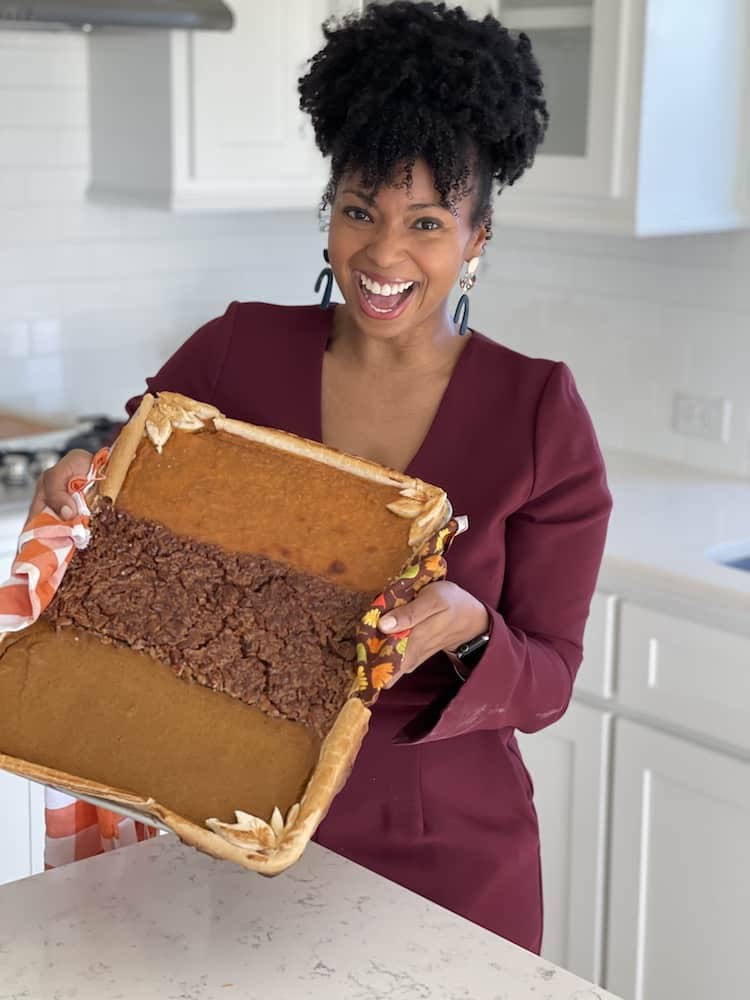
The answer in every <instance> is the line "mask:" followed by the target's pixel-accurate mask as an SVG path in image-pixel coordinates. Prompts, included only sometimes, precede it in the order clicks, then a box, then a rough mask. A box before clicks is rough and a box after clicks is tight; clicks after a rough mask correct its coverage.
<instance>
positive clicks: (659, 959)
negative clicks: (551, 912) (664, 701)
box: [606, 719, 750, 1000]
mask: <svg viewBox="0 0 750 1000" xmlns="http://www.w3.org/2000/svg"><path fill="white" fill-rule="evenodd" d="M612 829H613V843H612V870H611V888H610V918H609V934H608V958H607V982H606V986H607V988H608V989H610V990H613V991H614V992H615V993H618V994H621V995H622V996H623V997H632V998H633V1000H664V998H665V997H675V998H677V997H679V1000H707V998H708V997H716V998H718V997H721V1000H745V998H746V997H747V995H748V979H747V946H748V942H749V941H750V850H749V847H750V762H748V761H747V760H741V759H739V758H734V757H730V756H728V755H724V754H721V753H717V752H715V751H713V750H707V749H705V748H703V747H700V746H697V745H695V744H692V743H689V742H687V741H684V740H681V739H678V738H677V737H674V736H668V735H665V734H663V733H659V732H657V731H656V730H652V729H650V728H648V727H645V726H640V725H637V724H635V723H632V722H629V721H623V720H620V719H618V720H617V724H616V731H615V768H614V810H613V826H612Z"/></svg>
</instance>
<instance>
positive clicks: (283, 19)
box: [172, 0, 335, 208]
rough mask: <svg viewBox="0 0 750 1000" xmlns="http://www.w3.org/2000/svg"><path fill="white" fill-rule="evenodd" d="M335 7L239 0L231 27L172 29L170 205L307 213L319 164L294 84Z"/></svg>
mask: <svg viewBox="0 0 750 1000" xmlns="http://www.w3.org/2000/svg"><path fill="white" fill-rule="evenodd" d="M334 6H335V5H334V4H332V3H331V2H330V0H312V2H306V3H300V2H299V0H277V2H276V3H272V4H258V3H253V2H252V0H239V2H238V3H236V4H234V5H233V8H234V11H235V15H236V21H235V27H234V29H233V30H232V31H230V32H218V31H217V32H202V31H198V32H177V33H175V35H174V38H173V49H172V53H173V60H174V67H173V84H172V94H173V102H174V103H173V116H174V117H173V124H174V133H173V134H174V139H175V152H176V156H175V164H174V169H175V178H174V185H175V192H174V206H175V207H177V208H179V207H190V203H191V202H193V201H195V202H198V203H201V202H202V203H203V205H202V207H206V205H207V202H208V201H210V200H211V199H213V201H214V202H215V204H216V207H219V208H220V207H224V203H226V204H228V205H232V204H234V205H237V206H240V207H241V206H242V205H244V204H246V205H248V206H250V207H257V208H270V207H291V206H293V205H305V206H308V207H310V208H314V207H315V205H316V204H317V203H318V200H319V197H320V195H321V194H322V191H323V188H324V186H325V179H326V168H325V163H324V160H323V158H322V157H321V155H320V154H319V152H318V151H317V149H316V147H315V144H314V140H313V133H312V127H311V125H310V123H309V121H308V119H307V117H306V116H303V115H302V112H301V111H300V110H299V107H298V100H299V98H298V95H297V80H298V78H299V77H300V76H301V75H302V74H303V73H304V72H305V63H306V61H307V60H308V59H309V58H310V57H311V56H312V55H313V54H314V52H315V51H316V50H317V49H318V48H319V47H320V45H321V44H322V43H323V35H322V32H321V30H320V26H321V23H322V22H323V21H324V20H325V18H326V17H328V16H329V15H330V14H331V12H332V9H333V8H334Z"/></svg>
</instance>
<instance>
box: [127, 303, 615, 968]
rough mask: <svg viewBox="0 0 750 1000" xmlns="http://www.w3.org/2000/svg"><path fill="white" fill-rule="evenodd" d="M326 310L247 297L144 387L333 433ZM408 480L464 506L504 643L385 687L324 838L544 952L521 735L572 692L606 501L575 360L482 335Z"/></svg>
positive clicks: (471, 548) (466, 584)
mask: <svg viewBox="0 0 750 1000" xmlns="http://www.w3.org/2000/svg"><path fill="white" fill-rule="evenodd" d="M332 316H333V310H332V309H329V310H322V309H321V308H320V307H318V306H315V305H313V306H276V305H269V304H266V303H251V302H247V303H239V302H233V303H232V304H231V305H230V306H229V308H228V309H227V311H226V313H225V314H224V315H223V316H221V317H218V318H217V319H214V320H211V321H210V322H209V323H207V324H206V325H205V326H203V327H201V328H200V329H199V330H198V331H197V332H196V333H195V334H193V336H192V337H191V338H190V339H189V340H187V341H186V342H185V343H184V344H183V345H182V347H180V348H179V349H178V350H177V352H176V353H175V354H174V355H173V356H172V357H171V358H170V359H169V360H168V361H167V362H166V363H165V365H164V366H163V367H162V368H161V370H160V371H159V372H158V373H157V374H156V375H155V376H154V377H153V378H150V379H147V380H146V382H147V386H148V389H149V390H150V391H153V392H158V391H161V390H172V391H176V392H182V393H184V394H186V395H188V396H192V397H194V398H196V399H199V400H203V401H205V402H208V403H212V404H213V405H215V406H217V407H218V408H219V409H220V410H222V411H223V412H224V413H225V414H227V415H228V416H230V417H234V418H237V419H239V420H246V421H250V422H252V423H257V424H263V425H266V426H269V427H277V428H281V429H283V430H287V431H292V432H293V433H295V434H300V435H303V436H304V437H308V438H312V439H314V440H320V439H321V375H322V367H323V356H324V353H325V350H326V346H327V344H328V340H329V335H330V332H331V323H332ZM139 400H140V396H137V397H134V398H133V399H131V400H129V401H128V403H127V407H126V408H127V411H128V413H129V414H132V413H133V412H134V410H135V408H136V406H137V405H138V402H139ZM407 472H408V473H409V474H412V475H415V476H418V477H420V478H421V479H424V480H426V481H428V482H431V483H435V484H437V485H439V486H441V487H443V489H445V490H446V492H447V494H448V496H449V497H450V500H451V502H452V504H453V509H454V511H455V513H457V514H466V515H468V517H469V530H468V531H467V532H466V533H464V534H462V535H460V536H459V537H458V538H457V539H456V541H455V542H454V544H453V547H452V548H451V550H450V553H449V556H448V579H449V580H452V581H454V582H455V583H456V584H458V585H459V586H461V587H463V588H464V589H466V590H467V591H469V592H470V593H472V594H473V595H474V596H475V597H477V598H478V599H479V600H481V601H482V602H483V603H484V604H485V605H486V607H487V609H488V611H489V614H490V619H491V638H490V642H489V645H488V646H487V647H486V649H485V652H484V655H483V656H482V658H481V660H480V662H479V664H478V665H477V666H476V667H475V669H474V670H473V671H472V673H471V674H470V676H469V678H468V680H467V681H466V682H465V683H462V682H460V681H459V679H458V678H457V676H456V673H455V671H454V670H453V667H452V665H451V663H450V662H449V659H448V657H447V656H446V655H445V654H442V653H440V654H437V655H436V656H433V657H431V658H430V659H429V660H427V661H426V662H425V663H423V664H422V665H421V666H420V667H419V668H418V669H417V670H415V671H414V673H412V674H410V675H408V676H405V677H404V678H402V679H401V680H400V681H399V682H398V683H397V684H396V685H395V686H394V687H393V688H391V689H390V690H387V691H384V692H383V693H382V695H381V697H380V699H379V701H378V702H377V704H376V705H375V707H374V710H373V716H372V720H371V724H370V730H369V732H368V734H367V736H366V737H365V740H364V743H363V746H362V749H361V751H360V753H359V756H358V758H357V760H356V763H355V766H354V770H353V772H352V775H351V778H350V780H349V782H348V783H347V785H346V786H345V788H344V789H343V791H342V792H341V793H340V794H339V795H338V796H337V797H336V798H335V799H334V801H333V804H332V806H331V809H330V811H329V813H328V816H327V817H326V819H325V820H324V821H323V823H322V824H321V825H320V827H319V829H318V832H317V834H316V837H315V839H316V840H317V841H318V842H319V843H321V844H323V845H325V846H326V847H329V848H331V849H332V850H334V851H335V852H337V853H339V854H341V855H344V856H345V857H347V858H350V859H352V860H353V861H355V862H358V863H359V864H361V865H364V866H365V867H367V868H369V869H371V870H373V871H376V872H379V873H381V874H382V875H384V876H386V877H387V878H389V879H392V880H393V881H395V882H398V883H400V884H401V885H403V886H406V887H407V888H409V889H412V890H413V891H415V892H417V893H420V894H421V895H423V896H426V897H427V898H429V899H431V900H434V901H435V902H436V903H439V904H441V905H442V906H445V907H447V908H448V909H450V910H453V911H454V912H456V913H459V914H461V915H463V916H464V917H467V918H468V919H470V920H473V921H475V922H476V923H478V924H481V925H482V926H484V927H486V928H488V929H490V930H492V931H494V932H496V933H497V934H500V935H502V936H503V937H505V938H507V939H508V940H510V941H513V942H514V943H516V944H519V945H521V946H522V947H524V948H527V949H529V950H531V951H534V952H537V953H538V952H539V950H540V948H541V941H542V917H543V907H542V887H541V871H540V854H539V829H538V823H537V815H536V811H535V808H534V802H533V783H532V779H531V777H530V775H529V773H528V771H527V769H526V768H525V766H524V764H523V761H522V758H521V754H520V752H519V749H518V744H517V742H516V739H515V735H514V731H515V730H516V729H520V730H521V731H522V732H526V733H531V732H535V731H537V730H540V729H543V728H544V727H546V726H549V725H552V724H553V723H554V722H555V721H556V720H557V719H559V718H560V717H561V716H562V715H563V713H564V712H565V710H566V708H567V706H568V702H569V700H570V696H571V691H572V686H573V681H574V679H575V675H576V671H577V670H578V667H579V664H580V662H581V658H582V651H583V647H582V639H583V630H584V626H585V624H586V620H587V617H588V614H589V608H590V602H591V598H592V595H593V591H594V587H595V584H596V579H597V575H598V572H599V567H600V563H601V559H602V555H603V551H604V543H605V538H606V532H607V524H608V521H609V516H610V511H611V509H612V497H611V494H610V491H609V488H608V485H607V479H606V470H605V464H604V460H603V457H602V454H601V451H600V448H599V445H598V441H597V437H596V433H595V430H594V427H593V425H592V421H591V418H590V416H589V413H588V411H587V409H586V406H585V404H584V402H583V400H582V399H581V397H580V395H579V393H578V391H577V388H576V385H575V381H574V379H573V376H572V374H571V372H570V369H569V368H568V367H567V365H565V364H564V363H563V362H559V361H553V360H549V359H546V358H533V357H529V356H527V355H525V354H522V353H520V352H517V351H513V350H511V349H510V348H508V347H505V346H503V345H502V344H500V343H497V342H495V341H494V340H492V339H490V338H489V337H486V336H484V335H483V334H481V333H479V332H476V331H474V332H472V333H471V334H470V339H469V341H468V342H467V344H466V346H465V347H464V349H463V351H462V352H461V354H460V355H459V359H458V361H457V362H456V365H455V367H454V370H453V373H452V376H451V379H450V382H449V384H448V387H447V388H446V390H445V393H444V395H443V398H442V400H441V403H440V406H439V408H438V411H437V413H436V415H435V418H434V420H433V423H432V425H431V427H430V429H429V431H428V433H427V436H426V437H425V439H424V441H423V443H422V445H421V447H420V448H419V450H418V452H417V454H416V455H415V456H414V459H413V460H412V462H411V463H410V465H409V468H408V470H407ZM545 833H546V835H547V836H554V835H555V831H554V830H549V831H545Z"/></svg>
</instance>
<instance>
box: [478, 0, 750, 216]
mask: <svg viewBox="0 0 750 1000" xmlns="http://www.w3.org/2000/svg"><path fill="white" fill-rule="evenodd" d="M486 6H487V7H488V8H490V9H491V10H492V12H493V13H495V14H496V15H497V16H498V17H499V18H500V19H501V21H502V22H503V23H504V24H505V25H506V26H507V27H508V28H510V29H512V30H524V31H526V33H527V34H528V35H529V37H530V38H531V41H532V48H533V50H534V52H535V54H536V55H537V57H538V60H539V64H540V66H541V68H542V75H543V80H544V86H545V96H546V98H547V102H548V109H549V111H550V125H549V129H548V132H547V136H546V139H545V142H544V143H543V144H542V145H541V146H540V148H539V151H538V153H537V157H536V161H535V163H534V165H533V167H532V168H531V169H530V170H529V171H527V173H526V174H525V175H524V176H523V177H522V178H521V179H520V180H519V181H518V182H516V183H515V184H514V185H513V186H512V187H509V188H506V190H505V191H503V193H502V194H501V196H500V199H499V201H498V205H497V218H498V222H499V223H500V224H503V223H505V224H510V225H519V226H527V225H530V226H542V227H547V228H562V229H573V230H590V231H600V232H608V233H624V234H635V235H643V236H647V235H659V234H670V233H685V232H704V231H714V230H725V229H735V228H739V227H744V226H747V225H749V224H750V197H749V192H748V184H749V182H748V177H749V176H750V155H749V154H750V149H749V148H748V146H749V144H748V135H749V133H750V127H749V124H748V123H749V122H750V70H748V54H749V53H750V6H749V5H748V4H747V2H746V0H713V2H712V3H710V4H709V3H687V4H686V3H682V2H680V0H492V2H490V0H488V2H487V4H486Z"/></svg>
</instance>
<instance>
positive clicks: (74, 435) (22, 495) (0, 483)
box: [0, 415, 120, 507]
mask: <svg viewBox="0 0 750 1000" xmlns="http://www.w3.org/2000/svg"><path fill="white" fill-rule="evenodd" d="M119 427H120V423H119V422H118V421H115V420H111V419H110V418H109V417H106V416H101V415H96V416H91V417H82V418H81V419H80V420H79V421H78V424H77V426H76V427H75V428H73V429H72V430H71V432H70V433H69V434H65V435H60V434H59V433H58V434H57V437H56V440H54V442H53V443H49V442H47V443H44V444H42V445H40V446H39V447H34V446H33V445H29V446H26V447H24V446H23V442H22V440H20V441H15V442H12V443H11V446H10V447H7V446H6V447H3V444H2V441H0V506H5V507H7V506H9V505H12V506H13V507H16V506H23V505H24V504H26V506H28V503H30V501H31V497H32V496H33V494H34V489H35V487H36V481H37V479H38V478H39V476H40V475H41V474H42V473H43V472H44V471H45V470H46V469H49V468H51V467H52V466H53V465H56V464H57V462H58V461H59V460H60V458H61V457H62V456H63V455H64V454H65V453H66V452H68V451H70V450H71V449H73V448H85V449H86V451H91V452H95V451H97V450H98V449H99V448H101V447H102V446H103V445H106V444H109V443H110V441H111V440H112V438H113V437H114V436H115V433H116V431H117V430H118V428H119Z"/></svg>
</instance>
